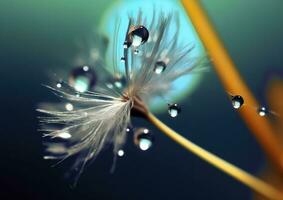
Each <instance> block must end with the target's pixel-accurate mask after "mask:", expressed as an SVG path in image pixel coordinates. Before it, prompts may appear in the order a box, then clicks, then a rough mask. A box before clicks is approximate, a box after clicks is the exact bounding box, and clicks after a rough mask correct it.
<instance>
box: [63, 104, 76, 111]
mask: <svg viewBox="0 0 283 200" xmlns="http://www.w3.org/2000/svg"><path fill="white" fill-rule="evenodd" d="M65 108H66V110H67V111H72V110H74V106H73V104H71V103H66V105H65Z"/></svg>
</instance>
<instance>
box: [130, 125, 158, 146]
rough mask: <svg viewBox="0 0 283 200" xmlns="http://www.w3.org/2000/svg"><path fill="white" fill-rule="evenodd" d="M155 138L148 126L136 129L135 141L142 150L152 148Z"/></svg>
mask: <svg viewBox="0 0 283 200" xmlns="http://www.w3.org/2000/svg"><path fill="white" fill-rule="evenodd" d="M153 140H154V138H153V135H152V133H151V132H150V131H149V130H148V129H147V128H138V129H136V130H135V131H134V143H135V144H136V145H137V147H138V148H139V149H140V150H142V151H146V150H148V149H150V148H151V147H152V145H153Z"/></svg>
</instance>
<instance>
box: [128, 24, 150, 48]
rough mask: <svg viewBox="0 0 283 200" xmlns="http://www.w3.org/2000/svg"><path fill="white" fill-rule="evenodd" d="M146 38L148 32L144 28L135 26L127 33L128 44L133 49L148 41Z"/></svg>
mask: <svg viewBox="0 0 283 200" xmlns="http://www.w3.org/2000/svg"><path fill="white" fill-rule="evenodd" d="M148 37H149V33H148V30H147V29H146V28H145V27H144V26H137V27H135V28H134V29H133V30H132V31H130V32H129V35H128V40H129V41H128V43H130V44H131V45H132V46H133V47H139V46H140V45H142V44H144V43H145V42H146V41H147V40H148Z"/></svg>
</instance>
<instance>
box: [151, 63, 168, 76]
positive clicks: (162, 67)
mask: <svg viewBox="0 0 283 200" xmlns="http://www.w3.org/2000/svg"><path fill="white" fill-rule="evenodd" d="M165 69H166V64H165V63H164V62H163V61H157V62H156V63H155V66H154V69H153V70H154V72H155V73H156V74H161V73H162V72H163V71H164V70H165Z"/></svg>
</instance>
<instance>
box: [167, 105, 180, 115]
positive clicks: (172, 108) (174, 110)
mask: <svg viewBox="0 0 283 200" xmlns="http://www.w3.org/2000/svg"><path fill="white" fill-rule="evenodd" d="M180 112H181V108H180V107H179V105H178V104H176V103H174V104H168V113H169V115H170V116H171V117H177V116H178V114H179V113H180Z"/></svg>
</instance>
